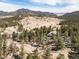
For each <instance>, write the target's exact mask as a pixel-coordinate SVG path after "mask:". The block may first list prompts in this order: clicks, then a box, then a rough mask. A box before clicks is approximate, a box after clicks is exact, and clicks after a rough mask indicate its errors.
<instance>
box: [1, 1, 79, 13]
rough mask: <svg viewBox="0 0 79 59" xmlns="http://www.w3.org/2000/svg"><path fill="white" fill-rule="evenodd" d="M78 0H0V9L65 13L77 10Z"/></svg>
mask: <svg viewBox="0 0 79 59" xmlns="http://www.w3.org/2000/svg"><path fill="white" fill-rule="evenodd" d="M78 6H79V0H0V10H3V11H15V10H17V9H20V8H26V9H31V10H36V11H47V12H53V13H67V12H73V11H78V10H79V7H78Z"/></svg>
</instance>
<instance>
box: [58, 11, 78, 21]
mask: <svg viewBox="0 0 79 59" xmlns="http://www.w3.org/2000/svg"><path fill="white" fill-rule="evenodd" d="M59 18H63V19H69V20H78V19H79V11H76V12H72V13H66V14H64V15H63V16H59Z"/></svg>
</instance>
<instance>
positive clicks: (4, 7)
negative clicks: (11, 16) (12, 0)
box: [0, 2, 21, 12]
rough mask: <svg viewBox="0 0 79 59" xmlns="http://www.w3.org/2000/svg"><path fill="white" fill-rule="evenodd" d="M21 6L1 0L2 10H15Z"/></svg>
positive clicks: (0, 7) (0, 8)
mask: <svg viewBox="0 0 79 59" xmlns="http://www.w3.org/2000/svg"><path fill="white" fill-rule="evenodd" d="M19 8H21V6H18V5H14V4H9V3H4V2H0V10H1V11H8V12H10V11H15V10H17V9H19Z"/></svg>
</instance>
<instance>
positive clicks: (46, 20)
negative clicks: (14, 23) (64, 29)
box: [20, 16, 60, 29]
mask: <svg viewBox="0 0 79 59" xmlns="http://www.w3.org/2000/svg"><path fill="white" fill-rule="evenodd" d="M20 23H21V24H22V25H23V28H25V29H33V28H40V27H41V26H46V27H49V26H51V27H60V25H58V24H59V23H60V20H59V19H57V18H52V17H42V18H40V17H31V16H30V17H25V18H24V19H22V20H21V21H20Z"/></svg>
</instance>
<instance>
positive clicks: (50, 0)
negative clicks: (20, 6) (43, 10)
mask: <svg viewBox="0 0 79 59" xmlns="http://www.w3.org/2000/svg"><path fill="white" fill-rule="evenodd" d="M31 2H36V3H43V4H48V5H56V4H65V3H66V4H78V3H79V0H31Z"/></svg>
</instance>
